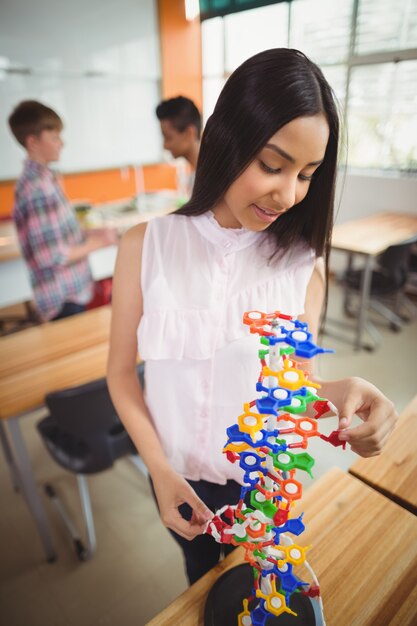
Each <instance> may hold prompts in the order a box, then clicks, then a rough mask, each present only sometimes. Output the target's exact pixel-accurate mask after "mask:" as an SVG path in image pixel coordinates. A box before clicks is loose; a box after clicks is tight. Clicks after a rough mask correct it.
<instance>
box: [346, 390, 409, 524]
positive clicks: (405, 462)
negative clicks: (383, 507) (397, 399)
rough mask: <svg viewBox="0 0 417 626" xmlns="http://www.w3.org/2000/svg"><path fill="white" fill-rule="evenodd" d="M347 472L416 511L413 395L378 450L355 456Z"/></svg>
mask: <svg viewBox="0 0 417 626" xmlns="http://www.w3.org/2000/svg"><path fill="white" fill-rule="evenodd" d="M349 472H350V473H351V474H353V475H354V476H356V477H357V478H359V479H360V480H363V481H364V482H365V483H367V484H368V485H370V486H371V487H373V488H374V489H377V490H378V491H380V492H381V493H383V494H384V495H386V496H387V497H388V498H390V499H391V500H394V502H398V504H400V505H401V506H403V507H404V508H406V509H408V510H409V511H411V512H412V513H414V515H417V396H416V397H415V398H414V399H413V400H412V401H411V402H410V404H409V405H408V406H407V407H406V408H405V409H404V411H403V412H402V413H401V415H400V419H399V421H398V424H397V427H396V429H395V430H394V432H393V434H392V435H391V437H390V439H389V441H388V443H387V444H386V446H385V448H384V449H383V451H382V453H381V454H380V455H379V456H376V457H372V458H370V459H359V460H358V461H356V463H355V464H354V465H352V467H351V468H350V469H349Z"/></svg>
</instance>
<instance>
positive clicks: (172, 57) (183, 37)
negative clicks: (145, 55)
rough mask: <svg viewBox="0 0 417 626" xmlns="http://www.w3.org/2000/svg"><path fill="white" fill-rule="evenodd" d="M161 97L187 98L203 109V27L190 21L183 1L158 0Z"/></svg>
mask: <svg viewBox="0 0 417 626" xmlns="http://www.w3.org/2000/svg"><path fill="white" fill-rule="evenodd" d="M158 12H159V25H160V44H161V66H162V97H163V98H164V99H165V98H172V97H174V96H179V95H182V96H187V97H188V98H191V100H193V101H194V102H195V104H196V106H197V107H198V108H199V109H200V110H202V108H203V95H202V62H201V26H200V22H199V20H198V19H195V20H193V21H192V22H187V20H186V19H185V3H184V0H158Z"/></svg>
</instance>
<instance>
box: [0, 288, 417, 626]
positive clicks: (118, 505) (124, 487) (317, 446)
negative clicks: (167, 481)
mask: <svg viewBox="0 0 417 626" xmlns="http://www.w3.org/2000/svg"><path fill="white" fill-rule="evenodd" d="M340 302H341V291H340V288H339V287H338V286H337V285H332V286H331V292H330V304H329V316H330V317H331V318H339V319H340V317H341V306H340ZM379 328H380V331H381V333H382V336H383V343H382V345H381V347H380V348H379V349H378V350H377V351H375V352H373V353H370V352H365V351H361V352H355V351H354V350H353V348H352V345H351V344H348V343H346V342H344V341H341V340H339V339H337V338H335V337H334V336H325V337H324V340H323V344H324V345H325V346H326V347H332V348H334V349H335V350H336V354H334V355H323V356H322V357H319V358H320V364H319V373H320V375H321V376H323V377H328V378H333V379H334V378H337V377H343V376H347V375H352V374H355V375H359V376H363V377H366V378H368V379H369V380H371V381H372V382H373V383H375V384H376V385H377V386H379V387H380V388H381V389H383V390H384V392H385V393H386V394H387V395H388V396H389V397H390V398H391V399H392V400H393V401H394V402H395V403H396V405H397V408H398V410H401V409H402V408H404V406H405V405H406V404H407V402H408V401H409V400H411V398H412V397H413V396H414V395H415V393H416V384H415V381H416V377H415V370H416V365H417V362H416V353H415V346H416V345H417V320H416V321H414V322H413V323H411V324H409V325H407V326H406V327H405V328H404V330H402V331H401V332H400V333H393V332H391V331H390V330H389V329H388V327H386V326H385V327H384V326H383V325H381V326H379ZM337 332H339V331H337ZM40 416H41V413H37V414H33V415H31V416H29V417H27V418H25V419H24V420H22V422H21V426H22V430H23V434H24V437H25V440H26V442H27V445H28V448H29V453H30V457H31V460H32V463H33V469H34V472H35V475H36V478H37V481H38V483H39V484H42V483H43V482H45V481H46V480H48V481H51V482H52V483H53V484H54V486H55V487H56V489H57V491H59V492H60V493H61V494H64V495H65V503H66V505H67V508H68V509H69V510H70V511H71V512H72V513H73V515H74V516H75V519H77V520H79V519H80V508H79V501H78V497H77V492H76V483H75V480H74V478H73V477H72V476H71V475H69V474H67V473H66V472H65V471H64V470H61V469H60V468H58V466H56V465H55V464H54V463H53V461H52V460H51V459H50V458H49V457H48V455H47V453H46V452H45V451H44V449H43V447H42V444H41V442H40V440H39V437H38V435H37V433H36V431H35V428H34V425H35V423H36V421H37V420H38V419H39V418H40ZM327 422H328V423H327V424H326V426H325V428H326V429H329V430H330V429H332V427H333V426H334V422H333V421H332V420H327ZM313 441H314V440H313ZM309 452H310V453H311V454H312V455H313V456H314V457H315V458H316V465H315V468H314V476H315V478H317V477H319V476H320V475H321V474H323V473H324V472H326V471H327V470H328V469H329V468H330V467H331V466H334V465H337V466H339V467H341V468H343V469H347V468H348V467H349V466H350V465H351V464H352V462H353V460H354V458H355V455H354V454H353V453H352V452H350V451H348V450H346V451H345V452H343V451H341V449H340V448H332V447H331V446H328V445H326V444H325V443H324V442H323V441H321V440H317V441H314V444H313V445H312V446H311V447H310V448H309ZM304 482H305V484H308V483H310V484H311V480H310V479H307V481H304ZM89 485H90V490H91V495H92V501H93V508H94V517H95V522H96V531H97V543H98V550H97V553H96V555H95V556H94V558H93V559H92V560H91V561H89V562H86V563H79V562H78V561H77V559H76V557H75V555H74V553H73V551H72V547H71V544H70V541H69V539H68V536H67V534H66V531H65V530H64V529H63V526H62V522H61V520H60V519H59V517H58V515H57V512H56V510H55V509H54V508H53V506H52V504H51V502H49V501H48V500H46V499H45V507H46V510H47V514H48V518H49V521H50V525H51V528H52V532H53V538H54V541H55V544H56V547H57V550H58V554H59V558H58V560H57V562H56V563H54V564H48V563H46V562H45V561H44V557H43V552H42V550H41V544H40V541H39V539H38V536H37V533H36V530H35V527H34V525H33V523H32V520H31V518H30V516H29V514H28V512H27V509H26V506H25V504H24V502H23V499H22V497H21V496H20V495H19V494H17V493H14V491H13V489H12V486H11V483H10V479H9V474H8V471H7V468H6V466H5V463H4V459H3V456H2V455H1V454H0V493H1V494H2V511H1V515H0V538H1V539H0V623H1V624H4V625H5V626H23V625H25V626H74V624H76V625H77V626H112V625H113V624H117V625H120V626H143V625H145V624H146V623H147V622H148V621H149V620H150V619H151V618H152V617H153V616H154V615H155V614H157V613H158V612H159V611H160V610H162V609H163V608H164V607H165V606H166V605H167V604H168V603H169V602H171V601H172V600H173V599H174V598H175V597H176V596H178V594H180V593H181V592H182V591H184V590H185V589H186V586H187V583H186V579H185V576H184V572H183V566H182V558H181V554H180V551H179V549H178V548H177V546H176V545H175V543H174V542H173V541H172V540H171V538H170V535H169V534H168V532H167V530H166V529H165V528H163V526H162V524H161V523H160V521H159V518H158V515H157V512H156V508H155V505H154V502H153V500H152V497H151V495H150V492H149V486H148V484H147V480H146V479H145V478H144V476H143V475H142V474H140V473H138V471H137V469H136V468H135V467H134V466H133V465H132V464H131V463H129V461H127V460H122V461H119V462H118V463H117V464H116V466H115V467H114V469H113V470H111V471H108V472H105V473H102V474H99V475H96V476H94V477H92V478H91V479H89Z"/></svg>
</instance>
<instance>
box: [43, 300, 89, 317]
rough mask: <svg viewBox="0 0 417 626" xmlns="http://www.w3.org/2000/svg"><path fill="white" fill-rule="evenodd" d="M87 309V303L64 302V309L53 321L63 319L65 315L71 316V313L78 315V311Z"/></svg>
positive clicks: (81, 311)
mask: <svg viewBox="0 0 417 626" xmlns="http://www.w3.org/2000/svg"><path fill="white" fill-rule="evenodd" d="M85 310H86V306H85V304H77V303H76V302H64V304H63V307H62V309H61V310H60V312H59V313H58V315H56V316H55V317H54V318H52V320H51V321H54V320H62V319H63V318H64V317H70V316H71V315H77V313H83V312H84V311H85Z"/></svg>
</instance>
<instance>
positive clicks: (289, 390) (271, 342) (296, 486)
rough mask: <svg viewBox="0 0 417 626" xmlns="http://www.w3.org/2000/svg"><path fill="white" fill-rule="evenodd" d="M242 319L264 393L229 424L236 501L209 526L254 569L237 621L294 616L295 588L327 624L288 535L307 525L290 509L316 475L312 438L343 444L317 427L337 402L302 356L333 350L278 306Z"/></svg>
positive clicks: (255, 624) (261, 625)
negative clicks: (238, 472)
mask: <svg viewBox="0 0 417 626" xmlns="http://www.w3.org/2000/svg"><path fill="white" fill-rule="evenodd" d="M243 323H244V324H247V325H248V326H249V330H250V332H251V333H255V334H258V335H259V336H260V342H261V348H260V349H259V352H258V356H259V360H260V374H259V378H258V380H257V382H256V391H257V392H258V393H259V394H260V396H259V397H258V398H256V399H254V400H252V401H250V402H248V403H245V404H244V405H243V412H242V414H241V415H239V417H238V420H237V423H236V424H233V425H232V426H230V427H229V428H228V429H227V431H226V432H227V442H226V445H225V447H224V449H223V452H224V453H225V454H226V455H227V459H228V460H229V461H230V462H231V463H238V464H239V466H240V468H241V469H242V473H243V480H242V482H243V486H242V488H241V493H240V499H239V502H238V503H237V504H236V505H226V506H224V507H222V508H221V509H219V510H218V511H216V514H215V516H214V517H213V518H212V519H211V520H210V521H209V522H208V524H207V528H206V532H207V533H208V534H210V535H211V536H212V537H213V538H214V539H215V540H216V541H218V542H220V543H224V544H233V545H235V546H243V548H244V551H245V560H246V561H247V562H248V563H249V564H250V565H251V566H252V568H253V588H252V592H251V595H250V596H249V597H247V598H245V599H243V607H242V611H241V613H239V614H238V615H237V616H236V618H237V624H238V626H266V624H267V620H268V619H269V618H271V616H275V617H276V618H277V617H278V616H280V615H283V614H284V613H288V614H291V615H293V616H297V613H296V612H295V611H293V610H292V608H291V606H290V604H291V597H292V596H293V594H303V595H304V596H306V597H307V598H309V599H310V602H311V603H312V604H315V612H316V613H317V614H318V615H319V616H320V617H321V624H325V621H324V615H323V603H322V600H321V596H320V587H319V584H318V580H317V578H316V576H315V574H314V572H313V570H312V568H311V567H310V566H309V564H308V562H307V561H306V551H307V550H308V549H309V548H310V547H311V546H302V545H300V544H299V543H298V540H297V541H294V540H293V538H292V537H291V536H290V535H292V536H295V537H299V535H301V533H302V532H303V531H304V530H305V526H304V523H303V514H301V515H299V516H298V517H293V516H292V509H293V506H294V503H295V502H296V501H297V500H300V499H301V497H302V491H303V485H302V484H301V482H300V481H299V480H297V478H296V473H297V471H302V472H306V473H307V474H309V475H310V477H312V468H313V466H314V458H313V457H312V456H311V455H310V454H308V452H306V449H307V447H308V444H309V441H310V439H311V438H312V437H320V438H321V439H323V440H325V441H327V442H328V443H330V444H331V445H333V446H343V449H344V448H345V445H346V443H345V442H342V441H339V438H338V432H339V431H337V430H335V431H333V432H332V433H331V434H330V435H329V436H326V435H324V434H320V432H319V430H318V422H317V420H318V418H319V417H321V416H322V415H325V414H326V413H329V412H332V413H333V414H337V409H336V408H335V407H334V405H332V403H331V402H330V401H329V400H327V399H326V398H321V397H320V396H319V389H320V385H319V384H318V383H316V382H314V381H312V380H310V378H309V373H308V371H305V370H303V369H302V367H303V364H302V363H301V362H300V360H303V359H311V358H313V357H314V356H316V355H318V354H321V353H325V352H333V350H325V349H323V348H321V347H319V346H317V345H316V344H315V343H314V342H313V340H312V334H311V333H310V332H309V331H308V325H307V324H306V323H305V322H300V321H299V320H297V319H294V318H293V317H291V316H289V315H285V314H282V313H281V312H279V311H274V312H273V313H262V312H260V311H249V312H247V313H245V314H244V316H243ZM296 359H297V360H296ZM304 367H305V365H304ZM306 413H308V415H306ZM299 565H303V567H305V568H306V569H307V570H308V571H309V572H310V575H311V578H312V580H313V583H309V582H303V581H302V580H300V578H299V577H298V576H296V575H295V574H294V571H293V570H294V567H296V566H299ZM317 607H318V608H317ZM269 623H273V624H275V623H277V624H278V623H279V620H276V622H275V621H273V622H268V624H269ZM316 623H318V621H316ZM303 626H304V622H303Z"/></svg>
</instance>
